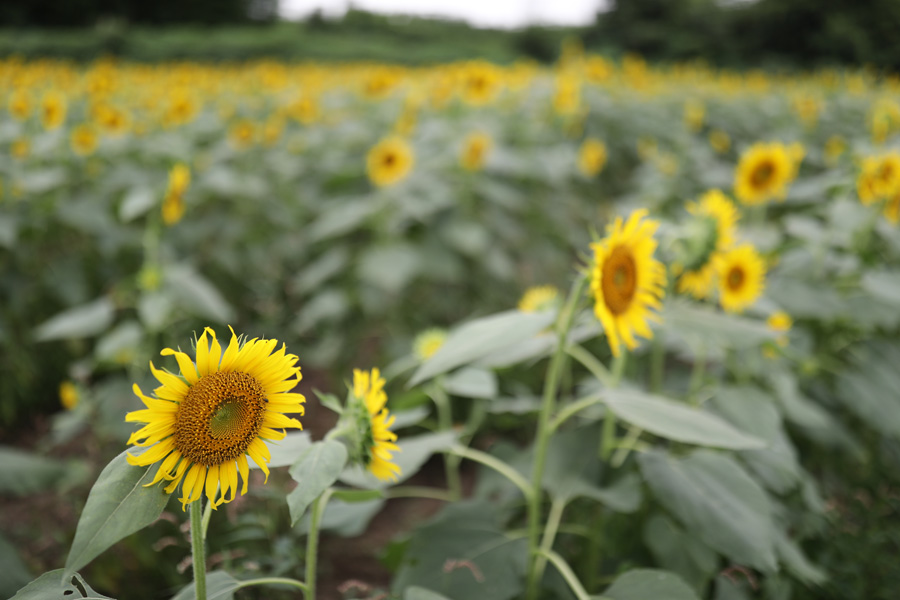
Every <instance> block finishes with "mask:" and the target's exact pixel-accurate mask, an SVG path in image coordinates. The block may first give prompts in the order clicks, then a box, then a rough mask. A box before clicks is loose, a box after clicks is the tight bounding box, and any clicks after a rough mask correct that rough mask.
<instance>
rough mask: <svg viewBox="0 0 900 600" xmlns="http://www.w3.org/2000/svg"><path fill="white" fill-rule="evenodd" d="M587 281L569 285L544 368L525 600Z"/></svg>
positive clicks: (532, 582)
mask: <svg viewBox="0 0 900 600" xmlns="http://www.w3.org/2000/svg"><path fill="white" fill-rule="evenodd" d="M587 283H588V278H587V274H586V273H582V274H581V275H580V276H579V277H578V279H576V280H575V281H574V282H573V283H572V288H571V290H570V291H569V297H568V298H567V299H566V304H565V306H564V307H563V309H562V311H561V312H560V314H559V317H558V319H557V322H556V340H557V341H556V349H555V350H554V351H553V357H552V358H551V359H550V365H549V366H548V367H547V377H546V379H545V380H544V394H543V399H542V401H541V412H540V415H539V417H538V423H537V434H536V437H537V439H536V440H535V451H534V468H533V469H532V472H531V485H532V486H533V488H532V491H531V494H529V497H528V579H527V584H526V588H525V589H526V598H527V599H528V600H534V599H535V598H537V595H538V586H539V578H538V568H537V567H538V550H539V549H538V543H539V541H540V540H539V536H540V529H541V498H542V493H541V492H542V489H543V485H542V483H543V479H544V465H545V462H546V459H547V448H548V445H549V443H550V437H551V435H552V434H553V429H552V428H551V422H550V420H551V418H552V417H553V412H554V410H555V409H556V395H557V393H558V391H559V379H560V375H561V374H562V371H563V368H564V367H565V363H566V356H568V354H567V353H566V346H567V342H568V337H569V331H570V330H571V329H572V323H573V322H574V321H575V313H576V312H577V308H578V303H579V301H580V300H581V297H582V296H583V295H584V290H585V287H587Z"/></svg>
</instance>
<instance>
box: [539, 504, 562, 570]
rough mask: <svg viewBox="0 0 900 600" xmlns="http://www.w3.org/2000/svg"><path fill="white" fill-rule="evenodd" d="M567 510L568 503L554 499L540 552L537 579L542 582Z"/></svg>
mask: <svg viewBox="0 0 900 600" xmlns="http://www.w3.org/2000/svg"><path fill="white" fill-rule="evenodd" d="M565 509H566V501H565V500H564V499H561V498H554V499H553V501H552V502H551V503H550V512H549V514H548V515H547V524H546V525H545V526H544V535H543V537H542V538H541V547H540V549H539V550H538V552H539V554H538V559H537V564H536V565H535V570H536V571H537V576H536V577H537V579H538V581H540V579H541V577H542V576H543V575H544V569H546V567H547V554H546V553H547V552H550V551H551V550H553V542H554V541H556V533H557V532H558V531H559V524H560V522H561V521H562V516H563V511H564V510H565Z"/></svg>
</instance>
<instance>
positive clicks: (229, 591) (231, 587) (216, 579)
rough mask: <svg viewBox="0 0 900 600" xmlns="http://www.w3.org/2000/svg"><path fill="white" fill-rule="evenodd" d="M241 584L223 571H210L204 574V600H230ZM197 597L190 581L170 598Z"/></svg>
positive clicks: (184, 599)
mask: <svg viewBox="0 0 900 600" xmlns="http://www.w3.org/2000/svg"><path fill="white" fill-rule="evenodd" d="M240 586H241V582H240V581H238V580H237V579H235V578H234V577H232V576H231V574H230V573H227V572H225V571H210V572H209V573H207V574H206V600H231V599H232V598H234V592H235V591H237V589H238V588H239V587H240ZM196 597H197V594H196V592H195V591H194V582H193V581H192V582H191V583H189V584H188V585H186V586H185V587H183V588H181V591H180V592H178V593H177V594H175V595H174V596H172V600H194V599H195V598H196Z"/></svg>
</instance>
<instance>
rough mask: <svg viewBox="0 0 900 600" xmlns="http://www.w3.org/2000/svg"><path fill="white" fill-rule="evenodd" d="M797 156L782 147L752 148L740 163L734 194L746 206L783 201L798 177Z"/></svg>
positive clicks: (736, 174) (775, 145)
mask: <svg viewBox="0 0 900 600" xmlns="http://www.w3.org/2000/svg"><path fill="white" fill-rule="evenodd" d="M796 158H797V154H796V153H794V152H792V151H789V149H788V148H786V147H785V146H784V145H783V144H779V143H771V144H763V143H758V144H754V145H753V146H751V147H750V148H749V149H748V150H747V151H746V152H744V154H743V155H741V160H740V162H739V163H738V166H737V170H736V172H735V180H734V193H735V195H736V196H737V198H738V200H740V201H741V202H743V203H744V204H747V205H755V204H764V203H766V202H769V201H770V200H773V199H776V198H777V199H779V200H783V199H784V197H785V195H786V194H787V186H788V185H789V184H790V182H791V180H792V179H793V178H794V176H795V174H796V164H795V161H796Z"/></svg>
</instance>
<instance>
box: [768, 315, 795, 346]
mask: <svg viewBox="0 0 900 600" xmlns="http://www.w3.org/2000/svg"><path fill="white" fill-rule="evenodd" d="M766 325H767V326H768V327H769V329H771V330H772V331H774V332H775V333H778V334H780V335H779V336H778V337H777V338H775V343H777V344H778V345H779V346H781V347H782V348H784V347H785V346H787V345H788V336H787V333H788V332H789V331H790V330H791V327H793V326H794V320H793V319H791V316H790V315H789V314H787V313H786V312H784V311H780V310H779V311H776V312H774V313H772V314H771V315H769V318H768V319H766Z"/></svg>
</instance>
